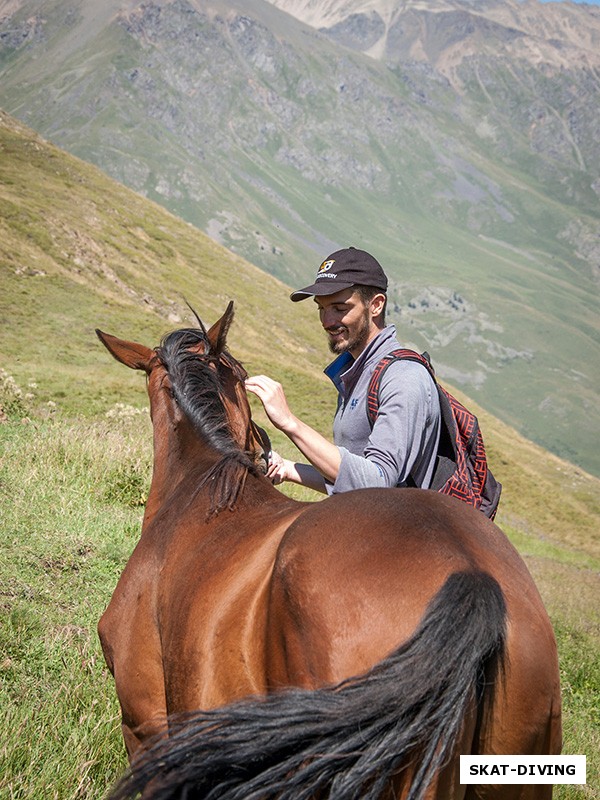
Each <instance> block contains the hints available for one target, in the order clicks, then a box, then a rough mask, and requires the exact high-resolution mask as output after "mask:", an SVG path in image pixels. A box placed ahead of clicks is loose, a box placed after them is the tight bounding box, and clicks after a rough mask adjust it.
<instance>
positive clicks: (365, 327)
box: [329, 308, 370, 356]
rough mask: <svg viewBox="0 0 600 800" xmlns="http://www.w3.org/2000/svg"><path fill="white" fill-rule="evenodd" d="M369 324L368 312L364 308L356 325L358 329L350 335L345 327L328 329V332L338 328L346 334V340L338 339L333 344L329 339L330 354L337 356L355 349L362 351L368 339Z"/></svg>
mask: <svg viewBox="0 0 600 800" xmlns="http://www.w3.org/2000/svg"><path fill="white" fill-rule="evenodd" d="M369 322H370V319H369V311H368V309H366V308H365V311H364V314H363V316H362V319H360V320H359V322H358V323H357V325H358V327H357V328H356V330H355V331H354V332H352V333H350V330H349V329H348V328H347V327H346V326H345V325H339V326H336V327H335V328H330V330H337V329H338V328H339V329H341V330H345V331H347V332H348V338H346V339H340V340H338V341H335V342H334V341H332V340H331V339H329V349H330V350H331V352H332V353H335V355H338V356H339V355H341V354H342V353H345V352H346V351H348V350H354V349H356V348H359V349H361V350H362V349H363V348H364V346H365V344H366V343H367V340H368V338H369Z"/></svg>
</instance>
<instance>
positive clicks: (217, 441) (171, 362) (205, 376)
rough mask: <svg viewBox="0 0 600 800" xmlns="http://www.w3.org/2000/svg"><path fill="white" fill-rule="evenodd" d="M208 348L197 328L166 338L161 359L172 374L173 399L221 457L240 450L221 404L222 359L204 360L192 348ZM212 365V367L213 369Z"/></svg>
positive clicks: (208, 358)
mask: <svg viewBox="0 0 600 800" xmlns="http://www.w3.org/2000/svg"><path fill="white" fill-rule="evenodd" d="M199 344H205V345H206V350H207V352H208V350H209V347H210V345H209V342H208V340H207V338H206V334H205V333H204V332H203V331H201V330H198V329H196V328H184V329H182V330H178V331H173V332H172V333H168V334H167V335H166V336H164V337H163V339H162V341H161V343H160V346H159V347H158V348H157V351H156V352H157V355H158V357H159V358H160V360H161V361H162V363H163V365H164V367H165V369H166V370H167V372H168V373H169V378H170V379H171V386H172V389H173V395H174V397H175V399H176V400H177V403H178V404H179V406H180V407H181V409H182V411H183V412H184V413H185V415H186V416H187V418H188V419H189V421H190V422H191V423H192V425H193V426H194V428H195V429H196V431H197V432H198V433H199V434H201V435H202V437H203V438H205V439H206V440H207V441H208V443H209V444H210V445H211V446H212V447H214V448H215V449H216V450H218V451H219V453H222V454H223V455H227V454H228V453H229V452H230V451H231V449H232V447H234V448H236V449H239V448H238V447H237V444H236V442H235V441H234V440H233V438H232V436H231V431H230V430H229V425H228V422H227V416H226V414H225V409H224V407H223V403H222V402H221V390H222V387H221V382H220V380H219V375H218V372H217V370H216V369H215V366H216V363H217V361H218V357H216V356H211V355H210V354H209V355H207V356H203V357H200V356H198V354H197V353H193V352H190V348H192V347H195V346H197V345H199ZM211 364H212V367H211Z"/></svg>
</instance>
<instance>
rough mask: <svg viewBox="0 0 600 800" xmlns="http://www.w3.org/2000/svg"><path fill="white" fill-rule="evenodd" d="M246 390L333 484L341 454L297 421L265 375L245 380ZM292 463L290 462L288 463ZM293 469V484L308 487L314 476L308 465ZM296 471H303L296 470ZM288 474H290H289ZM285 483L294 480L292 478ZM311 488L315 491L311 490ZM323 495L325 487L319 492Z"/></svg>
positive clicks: (279, 389) (278, 388)
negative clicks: (294, 476)
mask: <svg viewBox="0 0 600 800" xmlns="http://www.w3.org/2000/svg"><path fill="white" fill-rule="evenodd" d="M246 389H247V390H248V391H249V392H252V393H253V394H255V395H256V396H257V397H258V398H259V400H260V401H261V403H262V404H263V406H264V408H265V412H266V414H267V416H268V417H269V419H270V420H271V422H272V424H273V425H274V426H275V427H276V428H278V429H279V430H280V431H283V433H285V434H286V436H287V437H288V438H289V439H291V441H292V442H293V443H294V444H295V445H296V447H297V448H298V450H300V452H301V453H302V454H303V455H304V457H305V458H307V459H308V460H309V461H310V463H311V464H312V466H313V467H314V469H315V470H316V471H317V472H318V473H320V475H321V476H322V477H323V478H324V479H325V480H327V481H330V482H331V483H333V482H334V481H335V479H336V478H337V475H338V472H339V468H340V461H341V456H340V451H339V449H338V448H337V447H336V445H334V444H333V443H332V442H329V441H327V439H325V437H324V436H321V434H320V433H319V432H318V431H315V430H314V429H313V428H311V427H310V425H307V424H306V423H305V422H302V420H300V419H298V417H296V416H295V415H294V414H292V412H291V411H290V408H289V406H288V403H287V400H286V397H285V393H284V391H283V388H282V386H281V384H280V383H277V381H274V380H273V379H272V378H268V377H267V376H266V375H256V376H254V377H252V378H248V380H247V381H246ZM290 463H293V462H290ZM294 467H295V468H296V477H297V478H298V480H295V481H294V482H296V483H303V484H304V485H307V486H308V485H310V484H309V483H305V481H308V480H312V479H314V478H315V477H316V476H315V475H314V473H312V472H310V471H308V465H303V464H298V465H294ZM298 467H304V468H306V469H300V470H298V469H297V468H298ZM289 474H293V473H292V471H291V470H290V473H289ZM285 480H294V479H293V478H291V477H287V476H286V478H285ZM311 488H315V487H314V486H311ZM319 491H324V486H323V487H322V488H320V489H319Z"/></svg>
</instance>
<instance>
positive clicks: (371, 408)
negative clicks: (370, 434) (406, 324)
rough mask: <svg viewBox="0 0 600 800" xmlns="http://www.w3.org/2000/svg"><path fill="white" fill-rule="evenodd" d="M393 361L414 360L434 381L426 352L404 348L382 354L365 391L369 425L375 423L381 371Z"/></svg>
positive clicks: (433, 373)
mask: <svg viewBox="0 0 600 800" xmlns="http://www.w3.org/2000/svg"><path fill="white" fill-rule="evenodd" d="M394 361H416V362H417V363H418V364H422V365H423V366H424V367H425V368H426V369H427V371H428V372H429V374H430V375H431V377H432V378H433V380H434V381H435V370H434V369H433V367H432V366H431V361H430V360H429V354H428V353H423V354H421V353H417V352H416V351H415V350H408V349H405V348H401V349H399V350H392V352H391V353H388V355H387V356H384V357H383V358H382V359H381V361H379V362H378V364H377V365H376V367H375V369H374V370H373V374H372V375H371V380H370V381H369V390H368V392H367V416H368V418H369V423H370V424H371V427H373V425H374V424H375V420H376V419H377V412H378V411H379V386H380V384H381V379H382V377H383V373H384V372H385V371H386V369H387V368H388V367H389V365H390V364H391V363H392V362H394Z"/></svg>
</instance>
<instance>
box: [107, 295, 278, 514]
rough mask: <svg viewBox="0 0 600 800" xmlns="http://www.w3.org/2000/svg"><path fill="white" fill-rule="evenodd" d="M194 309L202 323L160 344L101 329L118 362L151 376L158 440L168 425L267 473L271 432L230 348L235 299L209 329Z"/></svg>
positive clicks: (182, 437)
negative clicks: (257, 420)
mask: <svg viewBox="0 0 600 800" xmlns="http://www.w3.org/2000/svg"><path fill="white" fill-rule="evenodd" d="M192 310H193V309H192ZM194 314H195V315H196V319H197V320H198V323H199V325H200V328H184V329H182V330H176V331H173V332H172V333H169V334H167V335H166V336H165V337H163V339H162V341H161V343H160V345H159V346H158V347H157V348H156V349H150V348H149V347H146V346H145V345H141V344H138V343H136V342H130V341H126V340H123V339H118V338H117V337H115V336H111V335H110V334H107V333H103V332H102V331H99V330H97V331H96V333H97V335H98V337H99V339H100V341H101V342H102V343H103V344H104V345H105V347H106V348H107V349H108V351H109V352H110V353H111V354H112V355H113V356H114V357H115V358H116V359H117V361H120V362H121V363H122V364H125V366H127V367H130V368H131V369H139V370H143V371H144V372H145V373H146V375H147V376H148V394H149V396H150V407H151V414H152V418H153V423H154V426H155V439H156V432H157V431H156V429H157V426H161V431H160V432H159V437H161V438H164V434H165V431H164V428H165V426H167V427H168V429H169V430H170V431H172V432H174V435H176V436H178V437H179V440H180V444H181V440H183V444H187V446H193V440H196V442H197V441H201V442H202V443H203V445H204V446H208V447H209V449H210V450H211V451H212V452H213V453H215V454H216V455H217V456H218V457H227V458H230V459H233V460H237V462H238V463H242V464H243V465H244V466H245V468H246V469H249V470H251V471H252V472H261V471H262V472H264V471H265V467H266V460H267V455H268V451H269V448H270V445H269V441H268V437H267V435H266V433H265V432H264V431H262V429H260V428H259V427H258V426H257V425H255V424H254V422H253V421H252V416H251V411H250V404H249V402H248V397H247V395H246V390H245V387H244V380H245V379H246V377H247V373H246V371H245V370H244V368H243V367H242V365H241V364H240V363H239V362H238V361H237V360H236V359H235V358H234V357H233V356H232V355H231V354H230V353H229V352H228V350H227V348H226V339H227V333H228V331H229V327H230V325H231V322H232V319H233V302H231V303H229V306H228V307H227V310H226V311H225V313H224V314H223V316H222V317H221V319H219V320H218V321H217V322H216V323H215V324H214V325H213V326H212V327H211V328H210V329H209V330H206V328H205V327H204V325H203V324H202V321H201V320H200V318H199V317H198V315H197V314H196V313H195V312H194ZM229 505H231V504H230V503H229Z"/></svg>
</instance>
